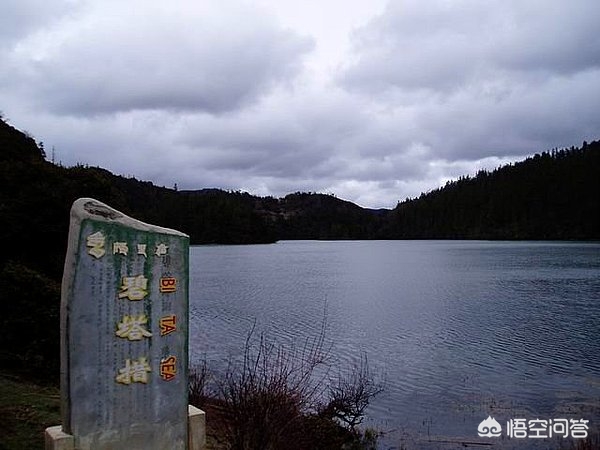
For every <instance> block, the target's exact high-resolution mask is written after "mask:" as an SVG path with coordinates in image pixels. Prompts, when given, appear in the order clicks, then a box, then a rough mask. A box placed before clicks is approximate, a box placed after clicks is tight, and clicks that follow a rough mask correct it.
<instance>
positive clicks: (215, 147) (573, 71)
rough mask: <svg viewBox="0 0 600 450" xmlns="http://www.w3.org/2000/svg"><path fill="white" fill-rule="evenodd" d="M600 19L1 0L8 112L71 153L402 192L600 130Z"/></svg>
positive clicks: (488, 10)
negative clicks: (599, 29) (599, 26)
mask: <svg viewBox="0 0 600 450" xmlns="http://www.w3.org/2000/svg"><path fill="white" fill-rule="evenodd" d="M599 19H600V2H599V1H598V0H568V1H567V0H398V1H385V0H368V1H366V0H303V1H292V0H255V1H242V0H205V1H202V0H195V1H191V0H169V1H163V2H159V1H148V0H127V1H123V0H2V6H1V13H0V110H1V111H2V112H3V114H4V116H5V118H7V119H8V121H9V123H11V124H12V125H14V126H16V127H17V128H20V129H23V130H27V131H28V132H29V133H31V134H32V135H33V136H34V138H35V139H36V140H37V141H43V142H44V144H45V147H46V150H47V152H48V153H50V152H51V150H50V149H51V148H52V147H53V146H54V147H55V158H56V160H57V162H58V161H59V160H60V161H61V162H62V163H63V164H65V165H73V164H76V163H78V162H79V163H83V164H89V165H94V166H101V167H104V168H107V169H109V170H111V171H113V172H115V173H118V174H123V175H133V176H135V177H136V178H138V179H143V180H150V181H153V182H154V183H156V184H158V185H165V186H167V187H172V186H173V185H174V183H177V184H178V186H179V188H180V189H201V188H204V187H219V188H223V189H234V190H238V189H241V190H244V191H248V192H250V193H252V194H257V195H274V196H277V197H279V196H283V195H285V194H287V193H290V192H295V191H316V192H324V193H334V194H335V195H337V196H338V197H340V198H344V199H347V200H351V201H353V202H356V203H358V204H360V205H362V206H367V207H394V206H395V205H396V203H397V201H398V200H402V199H404V198H406V197H407V196H410V197H414V196H416V195H418V194H419V193H421V192H423V191H427V190H430V189H433V188H436V187H439V186H441V185H443V184H444V183H445V181H447V180H449V179H453V178H456V177H458V176H460V175H464V174H474V173H475V172H476V171H477V170H478V169H480V168H495V167H497V166H499V165H501V164H504V163H506V162H509V161H515V160H519V159H522V158H523V157H524V156H526V155H531V154H533V153H536V152H541V151H544V150H549V149H552V148H554V147H564V146H571V145H576V146H578V145H580V144H581V142H582V141H583V140H588V141H590V140H595V139H598V138H600V34H599V33H598V31H597V27H598V23H599ZM49 156H50V155H49Z"/></svg>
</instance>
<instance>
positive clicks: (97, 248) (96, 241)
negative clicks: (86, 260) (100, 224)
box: [86, 231, 106, 258]
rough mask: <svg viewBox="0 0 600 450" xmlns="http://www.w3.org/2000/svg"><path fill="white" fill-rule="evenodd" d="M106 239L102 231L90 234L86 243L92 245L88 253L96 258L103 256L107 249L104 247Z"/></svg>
mask: <svg viewBox="0 0 600 450" xmlns="http://www.w3.org/2000/svg"><path fill="white" fill-rule="evenodd" d="M105 241H106V238H105V237H104V235H103V234H102V232H101V231H96V232H95V233H94V234H90V235H89V236H88V237H87V243H86V245H87V246H88V247H90V249H89V250H88V253H89V254H90V255H92V256H93V257H94V258H102V257H103V256H104V254H105V253H106V250H105V249H104V244H105Z"/></svg>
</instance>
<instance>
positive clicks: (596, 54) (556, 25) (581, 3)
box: [342, 0, 600, 93]
mask: <svg viewBox="0 0 600 450" xmlns="http://www.w3.org/2000/svg"><path fill="white" fill-rule="evenodd" d="M599 14H600V4H598V3H597V2H593V1H586V0H576V1H573V2H564V1H561V0H551V1H538V0H529V1H517V0H510V1H505V0H494V1H489V2H480V1H477V0H462V1H456V2H443V1H441V0H435V1H432V2H427V3H423V2H419V1H417V0H408V1H404V2H390V4H389V5H388V8H387V10H386V11H385V13H384V14H383V15H381V16H379V17H378V18H376V19H374V20H373V21H372V22H371V23H369V24H368V25H367V26H365V27H364V28H362V29H361V30H359V31H358V32H357V33H356V34H355V37H354V45H355V48H356V51H357V57H356V62H355V63H354V64H350V65H349V67H348V68H347V70H346V71H345V72H344V74H343V76H342V81H343V82H344V83H345V85H346V86H348V87H350V88H355V89H359V90H364V91H366V92H371V93H372V92H382V91H387V90H393V89H397V90H404V91H412V90H418V89H425V90H430V91H434V92H442V93H447V92H448V91H454V90H458V89H463V88H469V87H471V86H473V85H476V84H479V83H483V82H486V81H488V80H490V79H495V78H497V77H502V76H506V75H509V76H510V77H511V79H512V81H517V82H526V81H527V79H526V78H525V79H520V77H522V76H524V75H523V74H522V73H518V72H529V71H541V72H543V73H545V74H546V76H551V75H552V74H572V73H577V72H579V71H582V70H585V69H593V68H598V67H599V66H600V41H599V40H598V39H597V37H596V36H595V31H594V30H595V21H596V18H597V17H598V15H599Z"/></svg>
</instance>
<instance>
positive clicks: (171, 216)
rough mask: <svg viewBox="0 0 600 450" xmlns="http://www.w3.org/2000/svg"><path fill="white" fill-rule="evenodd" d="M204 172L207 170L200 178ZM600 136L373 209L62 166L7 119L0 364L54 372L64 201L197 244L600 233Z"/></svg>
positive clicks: (1, 190)
mask: <svg viewBox="0 0 600 450" xmlns="http://www.w3.org/2000/svg"><path fill="white" fill-rule="evenodd" d="M198 184H199V185H201V184H202V180H198ZM599 194H600V143H599V142H592V143H590V144H586V143H584V144H583V146H582V147H581V148H571V149H568V150H553V151H552V152H546V153H542V154H541V155H535V156H533V157H531V158H528V159H527V160H525V161H523V162H520V163H516V164H513V165H509V166H505V167H501V168H498V169H496V170H494V171H492V172H486V171H482V172H480V173H478V174H477V175H476V176H474V177H463V178H461V179H459V180H458V181H454V182H450V183H448V184H447V185H446V186H444V187H442V188H439V189H436V190H433V191H431V192H429V193H426V194H422V195H421V196H420V197H419V198H417V199H413V200H405V201H403V202H401V203H399V204H398V206H397V207H396V208H395V209H394V210H391V211H390V210H370V209H365V208H361V207H359V206H357V205H355V204H353V203H350V202H347V201H344V200H341V199H338V198H336V197H334V196H332V195H323V194H315V193H299V192H298V193H294V194H290V195H287V196H286V197H284V198H281V199H276V198H272V197H256V196H253V195H250V194H248V193H243V192H225V191H222V190H219V189H203V190H199V191H179V192H178V191H176V190H174V189H168V188H164V187H158V186H154V185H153V184H152V183H150V182H146V181H139V180H137V179H135V178H125V177H121V176H117V175H113V174H112V173H110V172H109V171H107V170H104V169H101V168H96V167H84V166H81V165H78V166H75V167H62V166H60V165H55V164H52V163H50V162H48V161H46V159H45V155H44V153H43V146H41V145H39V144H37V143H36V142H35V141H34V140H33V139H32V138H30V137H28V136H26V135H25V134H24V133H22V132H20V131H18V130H16V129H15V128H13V127H12V126H10V125H8V124H7V123H5V122H3V121H1V120H0V246H1V248H2V251H1V252H0V326H1V327H2V330H3V332H2V333H1V334H0V364H1V365H2V366H3V367H7V368H8V367H12V368H13V369H19V368H26V369H27V370H28V371H30V372H31V371H34V372H36V373H38V374H41V375H43V376H49V375H51V376H57V375H58V361H59V357H58V350H59V348H58V332H59V325H58V311H59V297H60V279H61V276H62V268H63V260H64V255H65V250H66V241H67V233H68V223H69V209H70V207H71V204H72V202H73V201H74V200H75V199H77V198H79V197H93V198H96V199H98V200H100V201H103V202H105V203H107V204H109V205H110V206H112V207H114V208H116V209H119V210H120V211H122V212H124V213H126V214H129V215H131V216H133V217H135V218H137V219H140V220H142V221H146V222H150V223H154V224H157V225H162V226H166V227H170V228H175V229H178V230H180V231H183V232H185V233H187V234H189V235H190V237H191V242H192V244H208V243H211V244H212V243H221V244H249V243H269V242H275V241H276V240H279V239H585V240H589V239H595V240H597V239H600V201H599Z"/></svg>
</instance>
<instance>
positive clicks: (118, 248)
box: [113, 242, 129, 256]
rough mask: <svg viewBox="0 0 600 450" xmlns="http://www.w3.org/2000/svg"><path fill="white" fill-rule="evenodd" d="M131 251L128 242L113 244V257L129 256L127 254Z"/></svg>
mask: <svg viewBox="0 0 600 450" xmlns="http://www.w3.org/2000/svg"><path fill="white" fill-rule="evenodd" d="M128 251H129V247H127V242H113V255H117V254H118V255H125V256H127V252H128Z"/></svg>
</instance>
